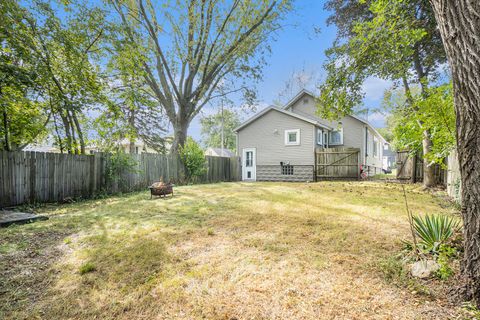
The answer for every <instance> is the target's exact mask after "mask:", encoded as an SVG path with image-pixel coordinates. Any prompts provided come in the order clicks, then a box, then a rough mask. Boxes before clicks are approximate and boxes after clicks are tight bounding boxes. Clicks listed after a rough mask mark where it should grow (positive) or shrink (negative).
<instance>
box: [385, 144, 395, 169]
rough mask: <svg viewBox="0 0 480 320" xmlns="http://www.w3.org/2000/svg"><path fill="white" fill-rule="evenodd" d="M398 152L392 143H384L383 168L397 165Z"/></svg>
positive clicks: (391, 167)
mask: <svg viewBox="0 0 480 320" xmlns="http://www.w3.org/2000/svg"><path fill="white" fill-rule="evenodd" d="M396 155H397V153H396V152H394V151H393V150H392V146H391V145H390V143H388V142H385V144H384V145H383V169H393V168H395V165H396V158H397V157H396Z"/></svg>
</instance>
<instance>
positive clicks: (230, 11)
mask: <svg viewBox="0 0 480 320" xmlns="http://www.w3.org/2000/svg"><path fill="white" fill-rule="evenodd" d="M291 3H292V0H279V1H273V0H260V1H253V0H244V1H223V0H222V1H217V0H206V1H190V2H185V1H168V0H163V1H151V0H147V1H142V2H138V1H133V2H128V3H125V1H123V0H113V1H108V5H109V9H111V12H113V13H114V14H115V16H113V17H112V19H111V23H112V25H114V28H115V33H114V36H113V39H112V47H113V49H114V50H113V51H114V53H113V54H112V57H113V59H116V60H121V61H119V62H120V63H115V70H116V71H119V72H121V73H130V74H132V73H135V74H136V75H138V77H139V78H140V79H141V80H142V84H143V85H144V86H142V89H145V88H148V93H149V94H150V95H151V96H152V97H154V99H155V100H156V102H157V106H156V107H157V113H159V114H163V115H165V116H166V117H167V118H168V120H169V121H170V123H171V124H172V126H173V129H174V130H173V131H174V134H175V140H174V143H173V146H172V148H173V149H174V150H175V151H178V147H179V146H180V145H181V144H183V143H184V140H185V138H186V134H187V131H188V127H189V124H190V122H191V121H192V119H193V118H194V117H195V116H196V115H198V114H199V112H200V111H201V110H202V108H203V107H204V106H205V105H206V104H208V103H211V102H213V100H214V99H215V98H219V97H220V96H222V97H224V96H226V95H228V94H230V93H233V92H241V93H243V97H244V99H245V100H246V101H247V103H249V104H252V103H253V102H254V100H255V87H254V86H252V83H255V82H256V81H258V80H259V79H261V78H262V68H263V66H264V65H265V64H266V60H265V58H264V57H265V55H266V54H268V52H269V51H270V50H269V49H270V48H269V45H268V43H269V40H270V39H271V37H272V35H273V34H274V32H273V31H274V30H277V29H278V28H280V26H281V19H282V17H284V15H285V14H286V13H287V12H288V11H290V9H291V7H292V5H291Z"/></svg>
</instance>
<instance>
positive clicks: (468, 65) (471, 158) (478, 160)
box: [430, 0, 480, 306]
mask: <svg viewBox="0 0 480 320" xmlns="http://www.w3.org/2000/svg"><path fill="white" fill-rule="evenodd" d="M430 1H431V3H432V6H433V9H434V12H435V17H436V19H437V23H438V26H439V28H440V33H441V35H442V39H443V44H444V46H445V50H446V52H447V57H448V61H449V63H450V67H451V69H452V80H453V88H454V97H455V113H456V116H457V150H458V160H459V163H460V174H461V180H462V216H463V222H464V236H465V255H464V260H463V264H462V271H463V274H464V275H465V276H466V279H467V284H468V289H469V293H470V294H471V298H473V299H474V301H475V303H476V304H477V306H480V1H478V0H430Z"/></svg>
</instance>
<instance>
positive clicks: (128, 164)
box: [106, 151, 138, 192]
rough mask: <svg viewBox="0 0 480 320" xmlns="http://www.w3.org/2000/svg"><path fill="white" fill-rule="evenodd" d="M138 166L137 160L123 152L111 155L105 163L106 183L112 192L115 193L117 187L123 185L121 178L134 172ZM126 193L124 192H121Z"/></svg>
mask: <svg viewBox="0 0 480 320" xmlns="http://www.w3.org/2000/svg"><path fill="white" fill-rule="evenodd" d="M137 165H138V162H137V160H135V159H134V158H133V157H131V156H130V155H129V154H126V153H125V152H123V151H117V152H114V153H111V154H110V156H109V157H107V161H106V173H107V179H106V180H107V183H108V184H109V185H110V186H111V188H112V191H114V192H116V191H117V188H118V186H122V185H124V184H125V181H124V179H123V178H122V176H123V175H124V174H126V173H133V172H136V170H135V167H136V166H137ZM123 191H126V190H123Z"/></svg>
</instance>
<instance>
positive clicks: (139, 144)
mask: <svg viewBox="0 0 480 320" xmlns="http://www.w3.org/2000/svg"><path fill="white" fill-rule="evenodd" d="M118 147H119V148H120V149H121V150H123V151H124V152H125V153H130V140H129V139H127V138H124V139H122V140H120V141H119V142H118ZM98 151H101V149H100V148H97V147H95V146H87V147H86V148H85V153H94V152H98ZM133 153H135V154H142V153H158V152H157V151H156V150H155V149H152V148H150V147H149V146H147V144H146V143H145V142H143V140H142V139H140V138H137V139H136V140H135V145H134V151H133Z"/></svg>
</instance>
